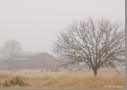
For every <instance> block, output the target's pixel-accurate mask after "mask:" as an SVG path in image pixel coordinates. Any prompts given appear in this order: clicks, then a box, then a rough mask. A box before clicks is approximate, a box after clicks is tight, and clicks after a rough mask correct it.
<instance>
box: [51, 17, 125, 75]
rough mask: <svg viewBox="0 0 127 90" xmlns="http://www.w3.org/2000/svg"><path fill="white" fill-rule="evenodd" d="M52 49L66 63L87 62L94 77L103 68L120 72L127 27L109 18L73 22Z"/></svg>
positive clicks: (56, 56) (123, 59) (60, 35)
mask: <svg viewBox="0 0 127 90" xmlns="http://www.w3.org/2000/svg"><path fill="white" fill-rule="evenodd" d="M52 51H53V52H54V54H55V58H56V60H59V61H61V62H63V63H66V64H73V63H77V62H84V63H85V65H84V66H85V67H88V68H91V69H92V70H93V71H94V76H96V75H97V70H98V69H99V68H101V67H110V68H114V69H115V70H116V71H117V66H123V65H125V26H124V24H122V23H119V22H111V21H108V20H106V19H101V20H93V19H90V18H89V19H87V20H86V21H80V22H73V24H72V25H71V26H69V27H68V28H67V30H64V31H60V32H59V34H58V35H57V40H56V42H54V44H53V47H52ZM81 68H82V67H81Z"/></svg>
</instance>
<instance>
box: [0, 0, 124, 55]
mask: <svg viewBox="0 0 127 90" xmlns="http://www.w3.org/2000/svg"><path fill="white" fill-rule="evenodd" d="M89 17H91V18H94V19H100V18H106V19H109V20H119V21H125V0H0V47H1V46H2V45H3V42H5V41H8V40H10V39H15V40H17V41H18V42H20V44H21V46H22V51H32V52H47V53H49V54H52V52H51V51H50V47H51V46H52V44H53V41H54V39H55V35H56V33H57V32H58V31H59V30H62V29H65V28H66V27H67V26H69V25H70V24H72V21H73V20H74V21H77V20H78V21H79V20H85V19H87V18H89Z"/></svg>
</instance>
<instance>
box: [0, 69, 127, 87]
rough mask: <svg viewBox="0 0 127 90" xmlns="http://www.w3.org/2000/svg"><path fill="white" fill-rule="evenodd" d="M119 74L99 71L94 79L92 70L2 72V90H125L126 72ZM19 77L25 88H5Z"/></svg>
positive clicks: (111, 71) (0, 78)
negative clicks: (9, 82)
mask: <svg viewBox="0 0 127 90" xmlns="http://www.w3.org/2000/svg"><path fill="white" fill-rule="evenodd" d="M119 72H120V73H117V72H116V71H115V70H113V69H100V70H98V75H97V77H94V73H93V71H92V70H90V71H88V70H86V71H84V72H83V71H79V72H70V71H66V70H62V71H60V72H51V71H49V72H46V70H43V72H41V70H20V71H0V89H111V88H112V89H125V70H119ZM15 77H19V78H20V79H22V80H23V81H24V83H25V85H24V86H19V85H10V86H9V87H4V86H3V84H4V82H5V81H8V80H11V79H12V78H15Z"/></svg>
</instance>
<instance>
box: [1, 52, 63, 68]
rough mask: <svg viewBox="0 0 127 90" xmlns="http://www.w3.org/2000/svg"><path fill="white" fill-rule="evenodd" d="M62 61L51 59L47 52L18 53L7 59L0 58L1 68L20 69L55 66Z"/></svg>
mask: <svg viewBox="0 0 127 90" xmlns="http://www.w3.org/2000/svg"><path fill="white" fill-rule="evenodd" d="M61 64H62V63H61V62H59V61H56V60H54V59H53V56H52V55H50V54H48V53H34V52H29V53H19V54H17V55H16V56H15V57H14V58H11V59H9V60H1V63H0V69H1V70H21V69H43V68H44V69H47V68H56V67H58V66H60V65H61Z"/></svg>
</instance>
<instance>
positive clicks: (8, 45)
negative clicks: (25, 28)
mask: <svg viewBox="0 0 127 90" xmlns="http://www.w3.org/2000/svg"><path fill="white" fill-rule="evenodd" d="M19 51H21V45H20V43H19V42H17V41H16V40H14V39H11V40H9V41H6V42H4V45H3V46H2V47H1V49H0V54H1V57H2V59H11V58H14V57H15V55H16V54H17V53H18V52H19Z"/></svg>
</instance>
